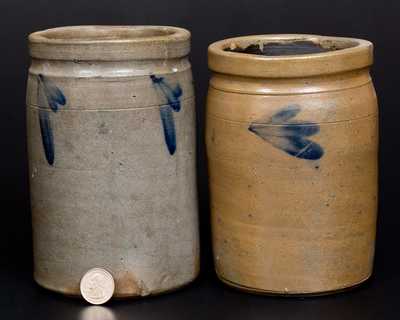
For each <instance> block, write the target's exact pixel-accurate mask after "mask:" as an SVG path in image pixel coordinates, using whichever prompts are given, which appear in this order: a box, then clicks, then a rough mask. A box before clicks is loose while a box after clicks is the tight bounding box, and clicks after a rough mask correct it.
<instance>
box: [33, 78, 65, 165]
mask: <svg viewBox="0 0 400 320" xmlns="http://www.w3.org/2000/svg"><path fill="white" fill-rule="evenodd" d="M38 87H39V91H38V101H39V108H43V107H44V104H47V105H48V107H49V108H50V109H51V110H52V111H53V112H57V111H58V109H59V106H64V105H65V104H66V103H67V99H66V98H65V96H64V94H63V93H62V91H61V90H60V89H59V88H58V87H57V86H55V85H54V84H53V83H52V82H51V81H50V80H49V79H47V78H46V77H45V76H43V75H42V74H39V75H38ZM42 95H44V96H45V98H46V99H45V100H43V98H42ZM39 125H40V133H41V135H42V143H43V149H44V153H45V156H46V160H47V162H48V164H49V165H53V164H54V158H55V156H54V136H53V130H52V127H51V121H50V114H49V112H48V111H47V110H39Z"/></svg>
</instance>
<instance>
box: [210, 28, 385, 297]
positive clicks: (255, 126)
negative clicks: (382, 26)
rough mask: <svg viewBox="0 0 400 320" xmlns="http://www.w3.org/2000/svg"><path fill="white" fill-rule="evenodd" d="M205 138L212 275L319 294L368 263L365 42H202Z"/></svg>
mask: <svg viewBox="0 0 400 320" xmlns="http://www.w3.org/2000/svg"><path fill="white" fill-rule="evenodd" d="M208 55H209V67H210V69H211V70H212V71H213V74H212V77H211V80H210V88H209V93H208V101H207V124H206V144H207V154H208V166H209V175H210V192H211V211H212V236H213V249H214V261H215V267H216V272H217V274H218V277H219V278H220V279H221V280H222V281H224V282H225V283H227V284H229V285H231V286H234V287H238V288H240V289H243V290H246V291H250V292H256V293H267V294H288V295H290V294H294V295H306V294H325V293H329V292H335V291H338V290H342V289H345V288H349V287H352V286H355V285H357V284H360V283H361V282H363V281H365V280H366V279H368V277H369V276H370V275H371V272H372V266H373V258H374V243H375V229H376V213H377V178H378V170H377V169H378V162H377V151H378V118H377V113H378V110H377V99H376V94H375V90H374V87H373V84H372V82H371V78H370V75H369V67H370V65H371V64H372V44H371V43H370V42H368V41H365V40H359V39H350V38H340V37H323V36H316V35H260V36H248V37H239V38H232V39H227V40H223V41H219V42H216V43H213V44H212V45H211V46H210V47H209V50H208Z"/></svg>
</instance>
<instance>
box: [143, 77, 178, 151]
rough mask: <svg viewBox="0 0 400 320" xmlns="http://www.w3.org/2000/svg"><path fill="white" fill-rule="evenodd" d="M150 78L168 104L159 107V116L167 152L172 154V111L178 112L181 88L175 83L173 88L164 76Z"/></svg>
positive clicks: (173, 143) (173, 133)
mask: <svg viewBox="0 0 400 320" xmlns="http://www.w3.org/2000/svg"><path fill="white" fill-rule="evenodd" d="M150 79H151V81H152V82H153V85H154V86H155V87H156V89H158V90H159V91H160V92H161V93H162V94H163V96H164V97H165V98H166V100H167V104H168V105H167V106H162V107H161V108H160V117H161V122H162V125H163V130H164V138H165V144H166V145H167V148H168V151H169V153H170V154H171V155H173V154H174V153H175V150H176V132H175V121H174V115H173V114H172V111H175V112H179V111H180V110H181V101H180V98H181V96H182V93H183V92H182V88H181V86H180V85H179V84H177V86H176V87H175V88H172V87H171V86H170V85H169V84H168V83H166V82H165V80H164V77H157V76H155V75H150Z"/></svg>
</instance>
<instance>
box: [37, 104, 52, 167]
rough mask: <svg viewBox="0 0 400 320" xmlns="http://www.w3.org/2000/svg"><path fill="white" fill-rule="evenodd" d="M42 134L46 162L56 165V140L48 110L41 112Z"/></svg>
mask: <svg viewBox="0 0 400 320" xmlns="http://www.w3.org/2000/svg"><path fill="white" fill-rule="evenodd" d="M39 124H40V133H41V135H42V143H43V148H44V154H45V156H46V160H47V162H48V163H49V164H50V165H53V163H54V139H53V131H52V129H51V122H50V118H49V113H48V111H46V110H40V111H39Z"/></svg>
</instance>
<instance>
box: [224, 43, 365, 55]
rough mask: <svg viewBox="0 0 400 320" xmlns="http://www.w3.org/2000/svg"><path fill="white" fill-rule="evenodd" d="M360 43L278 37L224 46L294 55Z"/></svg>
mask: <svg viewBox="0 0 400 320" xmlns="http://www.w3.org/2000/svg"><path fill="white" fill-rule="evenodd" d="M357 45H358V43H357V42H355V41H352V40H327V39H319V40H317V39H277V40H270V41H268V40H267V41H265V40H259V41H254V42H252V43H242V42H241V41H232V42H230V43H227V44H225V45H224V46H223V47H222V50H223V51H227V52H236V53H244V54H254V55H260V56H270V57H273V56H275V57H276V56H293V55H305V54H315V53H324V52H330V51H337V50H343V49H348V48H353V47H356V46H357Z"/></svg>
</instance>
